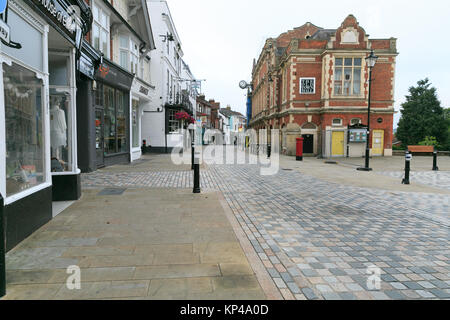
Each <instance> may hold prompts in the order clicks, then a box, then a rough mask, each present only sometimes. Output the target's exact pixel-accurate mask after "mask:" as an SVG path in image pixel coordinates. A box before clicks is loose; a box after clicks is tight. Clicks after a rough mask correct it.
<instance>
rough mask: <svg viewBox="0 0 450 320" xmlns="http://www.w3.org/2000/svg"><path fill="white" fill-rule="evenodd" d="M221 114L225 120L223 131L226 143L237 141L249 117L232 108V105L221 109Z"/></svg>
mask: <svg viewBox="0 0 450 320" xmlns="http://www.w3.org/2000/svg"><path fill="white" fill-rule="evenodd" d="M219 113H220V116H221V118H222V121H223V133H224V142H225V144H234V143H235V142H237V139H238V134H239V133H240V132H243V131H244V130H245V125H246V122H247V120H246V119H247V118H246V117H245V116H243V115H242V114H241V113H239V112H236V111H233V110H231V107H230V106H227V107H226V108H223V109H220V112H219Z"/></svg>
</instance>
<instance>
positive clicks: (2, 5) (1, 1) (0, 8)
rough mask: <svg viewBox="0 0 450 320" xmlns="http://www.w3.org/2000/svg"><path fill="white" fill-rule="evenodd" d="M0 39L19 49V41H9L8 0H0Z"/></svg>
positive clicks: (7, 44)
mask: <svg viewBox="0 0 450 320" xmlns="http://www.w3.org/2000/svg"><path fill="white" fill-rule="evenodd" d="M0 16H1V19H0V41H1V42H2V43H3V44H4V45H6V46H8V47H11V48H14V49H20V48H22V45H21V44H20V43H17V42H14V41H11V29H10V28H9V26H8V23H7V22H8V0H0Z"/></svg>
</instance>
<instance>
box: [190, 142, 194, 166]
mask: <svg viewBox="0 0 450 320" xmlns="http://www.w3.org/2000/svg"><path fill="white" fill-rule="evenodd" d="M194 157H195V144H194V142H192V147H191V164H192V165H191V170H194Z"/></svg>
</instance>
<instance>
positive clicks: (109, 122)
mask: <svg viewBox="0 0 450 320" xmlns="http://www.w3.org/2000/svg"><path fill="white" fill-rule="evenodd" d="M98 91H100V92H98ZM100 95H101V96H102V97H101V98H100V97H99V96H100ZM96 97H98V98H96V101H97V100H99V101H100V100H101V102H102V104H101V105H99V106H100V107H103V108H104V109H103V110H104V113H103V118H104V120H103V141H104V154H105V155H112V154H116V153H125V152H128V138H127V132H128V125H127V112H128V111H127V98H126V94H125V93H123V92H122V91H120V90H117V89H113V88H111V87H109V86H107V85H99V86H98V88H97V92H96ZM128 110H129V109H128ZM99 118H100V117H99ZM98 120H99V123H98V126H97V128H98V129H101V126H100V125H101V122H100V121H101V119H98ZM99 142H100V141H98V143H99Z"/></svg>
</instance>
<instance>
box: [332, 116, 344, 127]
mask: <svg viewBox="0 0 450 320" xmlns="http://www.w3.org/2000/svg"><path fill="white" fill-rule="evenodd" d="M333 126H336V127H339V126H342V119H339V118H336V119H333Z"/></svg>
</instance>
